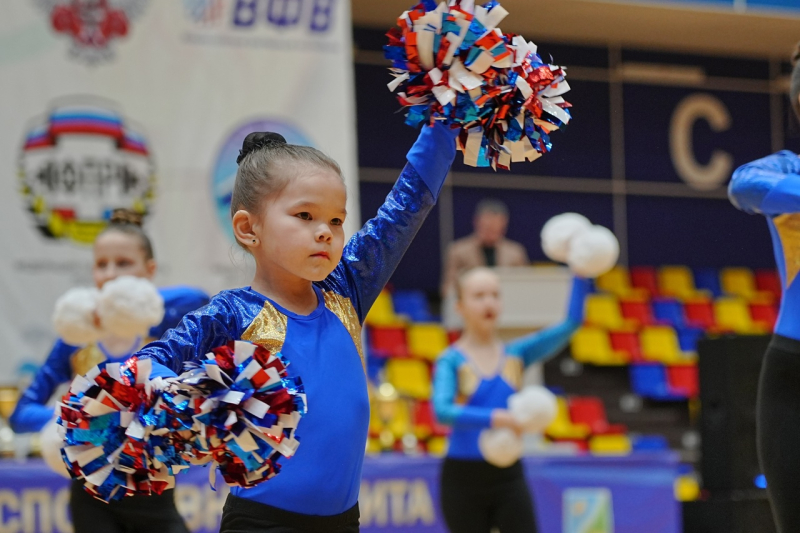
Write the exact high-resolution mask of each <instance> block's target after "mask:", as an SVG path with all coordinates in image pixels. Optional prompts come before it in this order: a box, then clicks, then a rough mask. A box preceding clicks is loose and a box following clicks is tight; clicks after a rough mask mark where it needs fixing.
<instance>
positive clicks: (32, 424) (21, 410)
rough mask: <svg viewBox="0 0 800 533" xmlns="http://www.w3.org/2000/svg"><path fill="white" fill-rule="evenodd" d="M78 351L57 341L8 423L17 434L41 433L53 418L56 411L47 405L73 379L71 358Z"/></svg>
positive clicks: (21, 397)
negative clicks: (56, 391)
mask: <svg viewBox="0 0 800 533" xmlns="http://www.w3.org/2000/svg"><path fill="white" fill-rule="evenodd" d="M77 350H78V348H76V347H75V346H70V345H69V344H66V343H65V342H64V341H62V340H58V341H56V343H55V345H53V349H52V350H50V354H49V355H48V356H47V360H46V361H45V363H44V364H43V365H42V367H41V368H40V369H39V371H38V372H37V373H36V376H35V377H34V378H33V382H31V384H30V386H29V387H28V388H27V390H25V392H24V393H22V396H20V398H19V401H18V402H17V406H16V408H15V409H14V412H13V413H12V414H11V418H10V419H9V422H10V424H11V429H13V430H14V431H16V432H17V433H29V432H35V431H40V430H41V429H42V428H43V427H44V426H45V424H47V422H49V421H50V419H51V418H53V408H52V407H49V406H47V405H45V404H46V403H47V402H48V401H49V400H50V397H51V396H52V395H53V392H55V390H56V388H58V386H59V385H61V384H62V383H68V382H69V381H70V380H71V379H72V366H71V364H70V358H71V357H72V354H74V353H75V352H76V351H77Z"/></svg>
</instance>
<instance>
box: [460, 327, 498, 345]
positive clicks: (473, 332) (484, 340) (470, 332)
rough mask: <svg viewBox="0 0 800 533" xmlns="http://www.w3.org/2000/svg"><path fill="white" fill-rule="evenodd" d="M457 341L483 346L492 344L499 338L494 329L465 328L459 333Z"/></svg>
mask: <svg viewBox="0 0 800 533" xmlns="http://www.w3.org/2000/svg"><path fill="white" fill-rule="evenodd" d="M459 342H461V343H462V344H464V345H466V346H474V347H476V348H483V347H489V346H494V345H496V344H497V343H498V342H500V340H499V339H498V338H497V332H495V331H494V330H487V331H484V330H480V329H465V330H464V332H463V333H462V334H461V338H460V339H459Z"/></svg>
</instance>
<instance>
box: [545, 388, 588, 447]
mask: <svg viewBox="0 0 800 533" xmlns="http://www.w3.org/2000/svg"><path fill="white" fill-rule="evenodd" d="M556 401H557V402H558V409H557V411H556V417H555V419H553V421H552V422H551V423H550V425H549V426H548V427H547V429H546V430H545V433H546V434H547V436H549V437H551V438H554V439H573V440H576V439H585V438H586V437H588V436H589V433H591V430H590V429H589V426H588V425H586V424H573V423H572V419H571V418H570V417H569V405H567V400H565V399H564V398H562V397H561V396H559V397H557V398H556Z"/></svg>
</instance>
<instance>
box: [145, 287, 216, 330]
mask: <svg viewBox="0 0 800 533" xmlns="http://www.w3.org/2000/svg"><path fill="white" fill-rule="evenodd" d="M158 292H159V293H161V298H163V299H164V319H163V320H162V321H161V323H160V324H159V325H157V326H154V327H153V328H152V329H151V330H150V334H149V336H150V338H151V339H160V338H161V336H162V335H164V333H166V331H167V330H168V329H172V328H174V327H175V326H177V325H178V324H179V323H180V321H181V319H182V318H183V316H184V315H185V314H186V313H190V312H192V311H194V310H195V309H199V308H201V307H203V306H204V305H206V304H207V303H208V302H209V300H210V299H209V297H208V294H206V292H205V291H203V290H201V289H197V288H195V287H187V286H185V285H177V286H173V287H160V288H159V289H158Z"/></svg>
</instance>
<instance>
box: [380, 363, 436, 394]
mask: <svg viewBox="0 0 800 533" xmlns="http://www.w3.org/2000/svg"><path fill="white" fill-rule="evenodd" d="M386 380H387V381H388V382H389V383H391V384H392V385H394V388H395V389H397V392H398V393H400V394H403V395H405V396H410V397H411V398H414V399H417V400H427V399H429V398H430V397H431V377H430V373H429V372H428V365H427V364H426V363H425V362H424V361H420V360H418V359H390V360H389V361H388V362H387V363H386Z"/></svg>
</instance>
